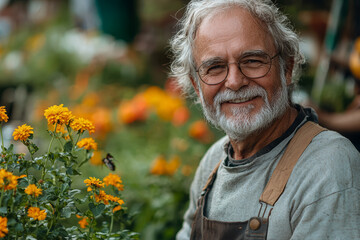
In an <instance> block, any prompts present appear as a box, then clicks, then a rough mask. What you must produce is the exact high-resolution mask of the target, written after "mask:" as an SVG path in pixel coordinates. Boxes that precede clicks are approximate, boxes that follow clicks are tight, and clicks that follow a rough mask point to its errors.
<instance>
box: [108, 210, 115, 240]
mask: <svg viewBox="0 0 360 240" xmlns="http://www.w3.org/2000/svg"><path fill="white" fill-rule="evenodd" d="M113 225H114V213H113V214H112V215H111V222H110V229H109V235H110V234H111V232H112V229H113ZM109 237H110V236H109Z"/></svg>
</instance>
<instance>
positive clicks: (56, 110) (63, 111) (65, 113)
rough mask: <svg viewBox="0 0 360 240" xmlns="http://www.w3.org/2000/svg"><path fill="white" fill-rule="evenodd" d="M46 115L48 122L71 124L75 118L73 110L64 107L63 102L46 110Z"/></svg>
mask: <svg viewBox="0 0 360 240" xmlns="http://www.w3.org/2000/svg"><path fill="white" fill-rule="evenodd" d="M44 116H45V118H46V119H47V121H48V124H49V125H50V124H53V125H54V124H56V123H57V124H59V125H62V124H69V123H70V121H71V120H72V119H73V118H74V116H73V115H72V113H71V111H69V109H68V108H67V107H63V104H60V105H59V106H57V105H54V106H51V107H49V108H48V109H46V110H45V112H44Z"/></svg>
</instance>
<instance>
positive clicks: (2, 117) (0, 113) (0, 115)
mask: <svg viewBox="0 0 360 240" xmlns="http://www.w3.org/2000/svg"><path fill="white" fill-rule="evenodd" d="M8 120H9V117H8V115H7V114H6V109H5V107H4V106H1V107H0V122H7V121H8Z"/></svg>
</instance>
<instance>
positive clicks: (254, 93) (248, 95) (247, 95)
mask: <svg viewBox="0 0 360 240" xmlns="http://www.w3.org/2000/svg"><path fill="white" fill-rule="evenodd" d="M255 97H262V98H263V99H264V100H265V101H266V100H267V92H266V91H265V89H264V88H262V87H259V86H254V87H247V88H243V89H239V90H238V91H232V90H230V89H225V90H224V91H222V92H219V93H218V94H217V95H216V96H215V98H214V105H215V106H216V105H220V104H222V103H224V102H228V101H234V100H244V101H246V100H249V99H252V98H255Z"/></svg>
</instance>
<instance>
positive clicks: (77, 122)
mask: <svg viewBox="0 0 360 240" xmlns="http://www.w3.org/2000/svg"><path fill="white" fill-rule="evenodd" d="M70 126H71V128H72V129H74V130H75V131H79V132H84V131H86V130H88V131H89V133H94V132H95V126H94V125H93V123H92V122H91V121H89V120H87V119H85V118H81V117H79V118H76V119H74V120H73V121H72V122H71V124H70Z"/></svg>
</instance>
